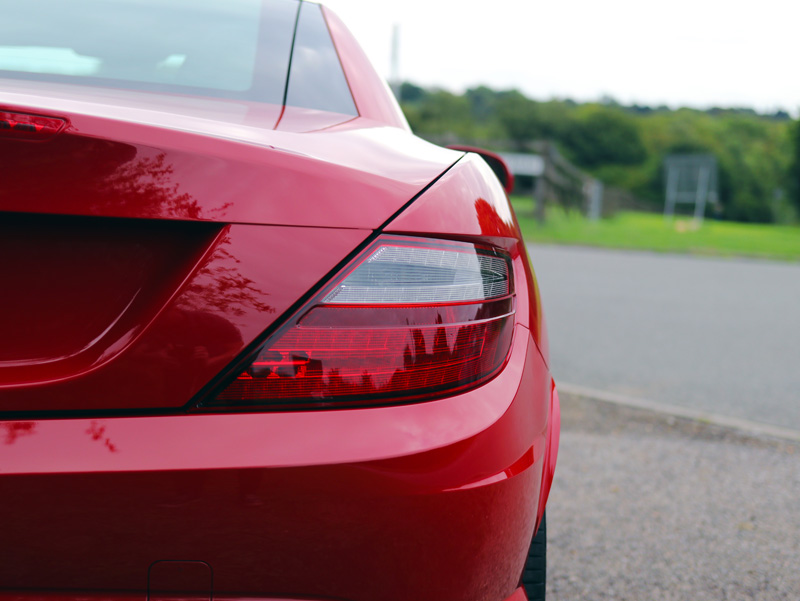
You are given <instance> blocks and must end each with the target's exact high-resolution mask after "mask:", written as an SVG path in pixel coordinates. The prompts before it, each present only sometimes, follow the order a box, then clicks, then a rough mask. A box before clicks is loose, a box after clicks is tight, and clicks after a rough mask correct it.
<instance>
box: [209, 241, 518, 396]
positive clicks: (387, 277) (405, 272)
mask: <svg viewBox="0 0 800 601" xmlns="http://www.w3.org/2000/svg"><path fill="white" fill-rule="evenodd" d="M513 325H514V290H513V278H512V273H511V262H510V260H509V257H508V256H507V255H506V254H505V253H503V252H501V251H499V250H497V249H493V248H490V247H485V246H481V245H475V244H468V243H463V242H451V241H435V240H427V239H418V238H406V237H399V236H392V237H388V236H386V237H382V238H379V239H378V240H377V241H376V242H375V243H374V244H373V245H372V246H370V247H369V248H368V249H367V250H366V251H365V252H364V253H362V254H361V256H359V257H358V258H357V259H356V260H355V261H354V262H353V264H352V265H351V266H350V267H349V268H348V269H347V270H346V271H345V273H344V274H343V275H341V276H340V277H338V278H337V279H335V280H334V281H333V282H332V284H331V285H329V286H328V287H326V288H325V289H323V291H322V292H321V293H320V294H319V295H317V297H316V298H315V299H313V300H312V301H311V302H309V303H308V304H307V305H306V306H305V307H304V308H303V309H301V310H300V311H299V312H298V313H297V314H296V315H295V317H293V318H292V319H291V320H290V321H289V323H288V324H286V325H284V326H283V327H282V328H281V329H279V330H278V331H277V332H275V334H273V335H272V336H271V337H270V338H269V339H268V340H267V342H266V343H265V344H264V345H263V346H262V347H261V348H260V349H259V350H258V352H257V353H256V356H255V357H254V358H253V359H252V360H251V362H250V364H249V365H248V366H247V368H246V369H244V370H243V371H242V372H241V373H240V374H239V375H238V377H237V378H236V379H235V380H234V381H233V382H232V383H230V384H229V385H228V386H227V388H225V389H224V390H223V391H222V392H221V393H220V394H219V395H217V397H216V398H215V399H214V400H212V401H207V402H204V403H203V404H202V406H203V407H208V408H212V407H243V408H244V407H249V406H270V405H275V406H286V405H290V406H293V407H303V406H309V407H312V406H359V405H369V404H389V403H392V402H402V401H410V400H416V399H420V398H424V397H429V396H431V395H441V394H447V393H453V392H456V391H461V390H465V389H467V388H470V387H473V386H476V385H477V384H480V383H482V382H484V381H486V380H488V379H489V378H491V377H493V376H494V375H496V374H497V373H498V371H499V370H500V369H501V368H502V367H503V365H504V363H505V361H506V358H507V356H508V352H509V348H510V346H511V338H512V332H513Z"/></svg>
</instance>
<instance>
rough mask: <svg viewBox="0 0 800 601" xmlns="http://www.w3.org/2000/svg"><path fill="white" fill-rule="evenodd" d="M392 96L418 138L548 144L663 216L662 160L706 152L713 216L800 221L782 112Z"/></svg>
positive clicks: (506, 146)
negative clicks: (712, 167)
mask: <svg viewBox="0 0 800 601" xmlns="http://www.w3.org/2000/svg"><path fill="white" fill-rule="evenodd" d="M398 95H399V99H400V103H401V105H402V107H403V110H404V111H405V113H406V116H407V118H408V121H409V123H410V125H411V127H412V129H413V130H414V131H415V132H416V133H417V134H419V135H421V136H423V137H428V138H431V139H435V140H437V141H443V140H444V141H447V140H450V139H452V140H453V141H459V142H462V143H469V144H473V145H476V146H482V147H485V148H487V149H493V150H500V151H503V150H511V151H522V152H524V151H528V150H530V149H531V144H532V143H533V142H534V141H536V140H550V141H552V142H554V143H555V144H556V145H557V147H558V148H559V150H560V151H561V153H562V154H563V155H564V156H566V157H567V158H568V159H569V160H570V161H572V162H573V163H574V164H575V165H577V166H578V167H580V168H581V169H583V170H585V171H587V172H588V173H590V174H591V175H593V176H594V177H596V178H598V179H600V180H602V181H603V182H604V183H605V184H606V185H607V186H613V187H617V188H621V189H623V190H626V191H628V192H629V193H630V194H631V195H632V196H633V197H634V198H635V199H636V201H637V205H640V206H641V207H642V208H650V209H652V210H659V209H661V208H663V203H664V169H663V161H664V157H665V156H667V155H670V154H677V153H680V154H684V153H703V154H712V155H714V156H715V157H716V158H717V162H718V166H719V203H718V204H717V205H716V206H710V207H709V208H708V212H709V215H710V216H717V217H719V218H722V219H729V220H735V221H752V222H761V223H774V222H779V223H792V222H797V221H798V216H800V123H798V122H796V121H793V120H792V119H791V117H790V116H789V115H788V114H787V113H785V112H783V111H778V112H776V113H774V114H759V113H757V112H756V111H754V110H752V109H747V108H729V109H725V108H712V109H708V110H697V109H689V108H681V109H677V110H672V109H670V108H668V107H665V106H660V107H648V106H641V105H632V106H623V105H621V104H619V103H617V102H615V101H614V100H613V99H611V98H604V99H603V100H601V101H599V102H591V103H577V102H573V101H571V100H549V101H545V102H540V101H536V100H533V99H531V98H528V97H526V96H525V95H524V94H522V93H521V92H519V91H518V90H502V91H496V90H492V89H490V88H488V87H485V86H481V87H477V88H473V89H469V90H467V91H466V92H464V93H463V94H454V93H452V92H449V91H446V90H440V89H426V88H422V87H419V86H416V85H414V84H412V83H408V82H406V83H403V84H402V85H401V86H400V89H399V91H398Z"/></svg>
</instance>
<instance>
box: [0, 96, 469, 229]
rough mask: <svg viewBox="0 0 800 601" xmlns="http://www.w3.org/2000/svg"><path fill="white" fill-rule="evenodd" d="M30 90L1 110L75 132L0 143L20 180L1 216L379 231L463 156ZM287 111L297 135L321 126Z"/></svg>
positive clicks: (368, 137) (389, 138)
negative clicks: (32, 114) (40, 116)
mask: <svg viewBox="0 0 800 601" xmlns="http://www.w3.org/2000/svg"><path fill="white" fill-rule="evenodd" d="M34 89H35V90H36V93H34V92H33V91H31V92H29V93H27V94H23V93H19V92H9V91H5V90H4V91H3V93H2V94H0V109H2V108H5V107H8V108H13V109H14V110H16V109H19V108H20V107H21V106H24V107H26V110H36V111H37V112H40V113H43V112H46V111H52V113H49V114H52V115H54V116H58V117H60V118H64V119H67V120H68V121H69V122H70V126H69V127H68V128H66V129H65V130H64V131H63V132H62V133H61V134H59V135H58V136H56V137H55V138H53V139H51V140H49V141H47V142H44V143H41V144H36V145H33V144H27V143H26V142H25V141H22V140H5V139H2V138H0V162H2V164H3V165H4V168H6V169H8V172H10V173H16V174H17V177H16V178H14V179H11V180H6V181H5V182H4V186H3V187H2V189H0V208H2V209H3V210H5V211H19V212H39V213H48V214H62V215H64V214H69V215H93V216H104V217H127V218H143V217H146V218H152V219H181V220H205V221H217V222H227V223H231V222H233V223H259V224H270V225H292V226H311V227H348V228H362V229H375V228H378V227H380V226H381V225H382V224H383V223H384V222H385V221H386V220H387V219H389V218H390V217H391V216H392V215H393V214H394V213H396V212H397V211H398V210H400V209H401V208H402V207H403V206H404V205H405V204H406V203H408V201H409V200H410V199H411V198H413V197H414V196H415V195H416V194H418V193H419V192H420V191H421V190H422V189H423V188H424V187H425V186H426V185H428V184H429V183H430V181H431V180H433V179H435V178H436V177H438V176H439V175H440V174H441V173H442V172H443V171H445V170H446V169H447V168H448V167H450V165H452V164H453V163H454V162H455V161H456V160H458V158H459V156H460V154H459V153H456V152H454V151H449V150H445V149H441V148H438V147H436V146H434V145H432V144H429V143H427V142H424V141H423V140H420V139H419V138H416V137H415V136H413V135H412V134H411V133H410V132H407V131H405V130H402V129H398V128H395V127H376V126H375V124H374V123H372V122H370V123H367V122H366V121H365V120H363V121H361V122H360V123H359V124H358V125H357V127H352V128H340V129H337V130H335V133H336V135H332V134H333V133H334V132H333V131H332V130H330V129H322V130H321V131H318V132H310V133H306V134H304V135H297V134H296V133H295V132H292V131H272V130H266V129H264V128H263V127H258V126H255V125H246V124H240V117H241V116H240V113H239V112H238V111H237V110H235V109H236V108H237V107H236V105H235V103H231V104H230V105H225V104H224V103H221V102H220V101H218V100H213V101H210V102H209V105H208V106H207V107H204V108H203V109H202V110H201V104H202V103H200V102H197V103H196V106H195V110H196V111H197V112H198V113H200V114H204V115H205V118H201V117H193V116H185V115H181V114H180V113H179V112H178V111H179V110H180V106H179V105H175V104H173V103H172V102H167V101H163V102H158V101H155V100H150V101H149V102H147V103H144V102H142V101H140V100H139V96H140V94H136V93H130V94H131V97H130V98H126V97H125V95H124V94H122V93H121V92H117V93H116V94H115V95H114V99H115V102H117V103H118V104H113V103H111V102H108V101H105V100H104V98H105V94H100V93H94V94H93V93H92V92H91V91H89V92H86V93H85V96H86V98H84V99H83V100H77V99H76V100H64V99H62V98H61V96H60V91H59V88H58V85H57V84H51V85H50V86H37V87H36V88H34ZM170 100H171V99H170ZM12 103H13V104H12ZM220 105H223V106H220ZM156 109H158V110H156ZM225 109H227V110H225ZM292 115H293V116H292V117H291V120H292V122H293V127H294V129H297V130H303V129H304V127H302V126H301V121H302V119H305V120H306V123H308V125H309V126H310V127H314V126H318V125H320V123H319V121H318V116H316V115H314V114H312V113H306V114H305V116H303V114H302V113H296V114H295V113H294V112H292ZM328 125H330V124H328ZM42 165H47V174H48V177H40V174H41V169H42ZM353 199H369V201H368V202H354V200H353Z"/></svg>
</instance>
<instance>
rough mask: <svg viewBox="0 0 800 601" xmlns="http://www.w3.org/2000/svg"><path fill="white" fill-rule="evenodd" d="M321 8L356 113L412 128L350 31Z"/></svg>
mask: <svg viewBox="0 0 800 601" xmlns="http://www.w3.org/2000/svg"><path fill="white" fill-rule="evenodd" d="M322 10H323V13H324V14H325V20H326V21H327V23H328V29H329V30H330V33H331V37H332V38H333V43H334V44H335V45H336V50H337V52H338V53H339V60H340V61H341V63H342V68H343V69H344V74H345V77H347V83H348V84H349V85H350V91H351V92H352V94H353V99H354V100H355V103H356V107H357V108H358V114H359V115H360V116H361V117H364V118H365V119H370V120H373V121H376V122H379V123H382V124H384V125H389V126H391V127H397V128H400V129H404V130H407V131H411V128H410V127H409V126H408V121H406V118H405V115H403V111H401V110H400V106H399V105H398V104H397V101H396V100H395V98H394V94H392V91H391V90H390V89H389V86H388V85H386V81H385V80H384V79H383V78H382V77H381V76H380V75H378V72H377V71H376V70H375V67H373V66H372V62H371V61H370V60H369V57H368V56H367V55H366V53H365V52H364V50H363V49H362V48H361V45H360V44H359V43H358V42H357V41H356V39H355V38H354V37H353V34H352V33H350V30H349V29H348V28H347V26H346V25H345V24H344V23H343V22H342V20H341V19H340V18H339V17H338V16H337V15H336V13H334V12H333V11H332V10H330V9H328V8H327V7H324V6H323V7H322Z"/></svg>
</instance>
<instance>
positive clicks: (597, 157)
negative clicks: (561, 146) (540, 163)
mask: <svg viewBox="0 0 800 601" xmlns="http://www.w3.org/2000/svg"><path fill="white" fill-rule="evenodd" d="M564 142H565V144H566V146H567V149H568V150H569V151H570V154H571V155H572V157H573V158H574V159H575V161H576V162H577V163H578V165H580V166H582V167H589V168H591V167H599V166H601V165H609V164H611V165H637V164H640V163H642V162H643V161H644V160H645V159H646V158H647V151H646V149H645V147H644V144H643V143H642V138H641V135H640V134H639V128H638V127H637V124H636V122H635V121H634V119H633V117H630V116H628V115H626V114H625V113H623V112H622V111H619V110H617V109H615V108H607V107H599V106H590V107H588V110H586V111H585V112H584V114H583V115H581V117H580V118H579V119H578V120H576V122H575V123H574V124H573V127H572V128H571V131H570V132H569V133H568V135H567V137H566V139H565V140H564Z"/></svg>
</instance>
